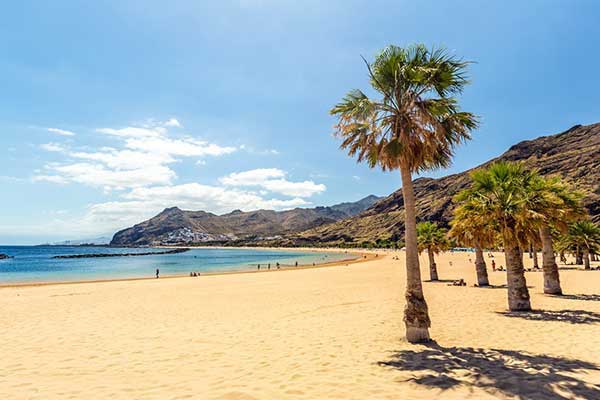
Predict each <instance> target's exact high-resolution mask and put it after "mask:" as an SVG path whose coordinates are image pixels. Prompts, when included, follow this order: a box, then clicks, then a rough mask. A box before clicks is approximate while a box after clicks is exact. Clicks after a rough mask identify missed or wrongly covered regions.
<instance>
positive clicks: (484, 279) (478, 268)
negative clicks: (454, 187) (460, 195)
mask: <svg viewBox="0 0 600 400" xmlns="http://www.w3.org/2000/svg"><path fill="white" fill-rule="evenodd" d="M455 201H456V199H455ZM450 225H451V229H450V231H449V232H448V234H449V236H450V237H451V238H454V239H456V240H457V241H458V243H460V244H462V245H465V246H471V247H474V248H475V272H476V274H477V286H489V285H490V281H489V278H488V273H487V265H486V264H485V258H484V257H483V248H484V247H495V245H496V239H497V238H496V236H497V235H496V231H497V230H498V229H497V226H495V221H493V220H490V219H489V218H485V217H484V218H475V216H474V215H473V213H472V212H471V210H470V208H469V205H465V204H461V205H459V206H458V207H456V209H455V210H454V217H453V219H452V221H451V222H450Z"/></svg>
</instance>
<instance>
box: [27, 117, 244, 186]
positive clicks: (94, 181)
mask: <svg viewBox="0 0 600 400" xmlns="http://www.w3.org/2000/svg"><path fill="white" fill-rule="evenodd" d="M167 126H169V127H181V124H180V123H179V121H177V120H176V119H174V118H172V119H170V120H168V121H166V122H161V123H155V122H151V123H150V124H149V125H146V126H141V127H140V126H129V127H125V128H119V129H115V128H100V129H97V130H96V131H97V132H99V133H102V134H105V135H108V136H109V137H114V138H115V140H117V141H118V142H119V144H120V148H113V147H102V148H100V149H97V150H93V151H89V150H86V151H75V150H70V149H67V148H66V147H64V146H63V145H61V144H58V143H46V144H43V145H41V146H40V147H41V148H42V149H44V150H46V151H50V152H61V153H65V154H66V155H67V156H69V157H70V158H71V159H76V160H70V162H64V163H61V164H49V165H46V171H50V172H51V173H54V175H50V174H42V175H37V176H34V178H33V180H34V181H45V182H55V183H61V184H62V183H67V182H76V183H82V184H85V185H89V186H95V187H101V188H103V189H104V190H111V189H128V188H137V187H140V186H152V185H167V184H171V183H172V181H173V179H175V178H176V177H177V176H176V174H175V171H173V170H172V169H171V168H170V167H169V164H172V163H175V162H177V161H179V159H180V158H181V157H209V156H212V157H218V156H222V155H226V154H230V153H233V152H234V151H236V148H235V147H228V146H219V145H217V144H214V143H209V142H207V141H204V140H199V139H197V138H194V137H191V136H183V137H177V138H173V137H170V136H169V132H168V129H167V128H166V127H167ZM81 160H82V161H83V162H81Z"/></svg>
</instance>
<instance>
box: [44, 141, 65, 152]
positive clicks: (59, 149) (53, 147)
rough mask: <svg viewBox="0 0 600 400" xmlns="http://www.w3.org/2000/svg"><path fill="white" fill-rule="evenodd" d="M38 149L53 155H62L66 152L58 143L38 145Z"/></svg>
mask: <svg viewBox="0 0 600 400" xmlns="http://www.w3.org/2000/svg"><path fill="white" fill-rule="evenodd" d="M40 148H41V149H43V150H46V151H50V152H54V153H62V152H64V151H66V148H65V147H64V146H63V145H61V144H60V143H44V144H41V145H40Z"/></svg>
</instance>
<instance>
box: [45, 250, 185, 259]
mask: <svg viewBox="0 0 600 400" xmlns="http://www.w3.org/2000/svg"><path fill="white" fill-rule="evenodd" d="M189 250H190V249H173V250H167V251H149V252H145V253H92V254H69V255H64V256H54V257H52V258H101V257H138V256H157V255H165V254H177V253H185V252H186V251H189Z"/></svg>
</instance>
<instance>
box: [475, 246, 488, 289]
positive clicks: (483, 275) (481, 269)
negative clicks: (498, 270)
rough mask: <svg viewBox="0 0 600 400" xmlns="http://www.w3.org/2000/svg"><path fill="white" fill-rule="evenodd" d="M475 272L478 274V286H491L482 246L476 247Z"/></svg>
mask: <svg viewBox="0 0 600 400" xmlns="http://www.w3.org/2000/svg"><path fill="white" fill-rule="evenodd" d="M475 271H476V272H477V286H489V285H490V281H489V279H488V273H487V266H486V265H485V259H484V258H483V249H482V248H481V246H475Z"/></svg>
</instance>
